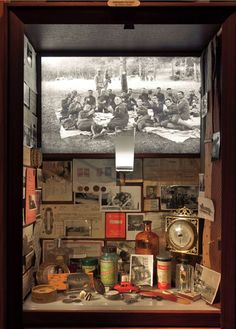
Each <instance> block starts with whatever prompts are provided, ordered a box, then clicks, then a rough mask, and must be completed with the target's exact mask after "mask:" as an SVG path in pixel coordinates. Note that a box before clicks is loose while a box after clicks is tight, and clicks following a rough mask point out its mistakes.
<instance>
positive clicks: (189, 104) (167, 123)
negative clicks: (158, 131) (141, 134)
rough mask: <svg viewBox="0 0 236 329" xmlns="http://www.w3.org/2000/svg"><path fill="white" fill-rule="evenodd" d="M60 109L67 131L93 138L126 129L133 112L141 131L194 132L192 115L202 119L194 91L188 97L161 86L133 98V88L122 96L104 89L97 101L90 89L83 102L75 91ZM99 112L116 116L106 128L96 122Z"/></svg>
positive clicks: (63, 102)
mask: <svg viewBox="0 0 236 329" xmlns="http://www.w3.org/2000/svg"><path fill="white" fill-rule="evenodd" d="M61 107H62V109H61V113H60V114H61V118H60V121H61V123H62V126H63V127H64V128H65V129H66V130H71V129H79V130H81V131H90V132H92V134H93V135H96V134H99V133H101V132H102V131H104V130H106V131H108V132H114V131H115V130H116V129H124V128H126V127H127V125H128V122H129V117H130V113H131V112H132V117H134V121H135V123H134V125H135V127H136V129H137V130H138V131H143V129H144V128H145V127H157V126H161V127H166V128H172V129H180V130H185V129H192V126H191V125H190V124H189V123H188V122H187V121H188V119H189V118H190V116H191V115H192V116H195V117H196V116H200V108H199V99H198V97H197V95H196V94H195V91H194V90H192V91H190V93H189V95H188V97H187V98H186V97H185V95H184V92H183V91H178V92H177V93H175V92H173V90H172V89H171V88H167V90H166V92H165V93H163V92H162V90H161V88H160V87H158V88H157V89H156V91H155V92H153V91H152V90H146V88H143V89H142V90H141V93H140V94H139V95H138V97H134V96H133V90H132V89H131V88H129V89H128V91H127V92H124V91H122V92H121V93H120V95H119V96H118V95H116V94H114V93H113V92H112V89H108V90H107V91H106V90H102V91H101V94H100V95H99V96H98V97H97V98H96V97H95V96H94V95H93V91H92V90H88V94H87V96H85V97H84V99H83V100H82V98H81V96H80V95H79V94H78V93H77V91H76V90H74V91H72V92H71V93H69V94H68V95H67V96H66V98H65V99H63V100H62V102H61ZM99 112H100V113H112V114H113V117H112V118H111V119H110V121H109V122H108V124H107V127H102V126H101V125H99V124H97V123H95V121H94V116H95V113H99Z"/></svg>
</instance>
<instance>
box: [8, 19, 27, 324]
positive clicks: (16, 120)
mask: <svg viewBox="0 0 236 329" xmlns="http://www.w3.org/2000/svg"><path fill="white" fill-rule="evenodd" d="M9 20H10V29H9V37H10V42H9V63H10V65H9V94H10V97H9V104H8V109H7V123H8V134H7V143H8V150H7V151H8V155H7V187H8V190H7V249H6V254H7V274H8V280H9V282H8V284H7V292H6V298H7V306H8V308H7V328H14V327H15V326H16V324H17V323H21V320H22V319H21V318H22V311H21V307H20V306H21V304H22V297H21V296H22V233H21V232H22V186H23V177H22V172H23V63H24V58H23V54H24V39H23V24H22V23H21V22H20V21H19V19H18V18H17V17H16V16H15V15H14V14H10V16H9ZM13 314H14V316H13Z"/></svg>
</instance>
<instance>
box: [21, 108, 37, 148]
mask: <svg viewBox="0 0 236 329" xmlns="http://www.w3.org/2000/svg"><path fill="white" fill-rule="evenodd" d="M24 146H29V147H37V118H36V116H35V115H33V114H32V113H31V112H30V110H29V109H28V108H27V107H26V106H24Z"/></svg>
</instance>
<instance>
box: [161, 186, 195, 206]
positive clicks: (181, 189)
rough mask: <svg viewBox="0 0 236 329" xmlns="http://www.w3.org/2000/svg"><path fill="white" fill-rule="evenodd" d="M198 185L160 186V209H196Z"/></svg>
mask: <svg viewBox="0 0 236 329" xmlns="http://www.w3.org/2000/svg"><path fill="white" fill-rule="evenodd" d="M198 190H199V188H198V186H195V185H193V186H190V185H189V186H187V185H186V186H181V185H166V186H161V210H170V209H177V208H182V207H184V206H185V207H187V208H189V209H197V208H198V204H197V199H198Z"/></svg>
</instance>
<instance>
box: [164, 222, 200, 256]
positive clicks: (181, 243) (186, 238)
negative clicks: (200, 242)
mask: <svg viewBox="0 0 236 329" xmlns="http://www.w3.org/2000/svg"><path fill="white" fill-rule="evenodd" d="M167 235H168V240H169V244H170V245H171V247H172V248H173V249H175V250H177V251H188V250H190V249H191V248H193V246H194V244H195V242H196V237H197V232H196V227H195V226H194V225H193V224H192V223H191V222H189V221H186V220H175V221H173V222H172V223H171V224H170V226H169V227H168V229H167Z"/></svg>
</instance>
